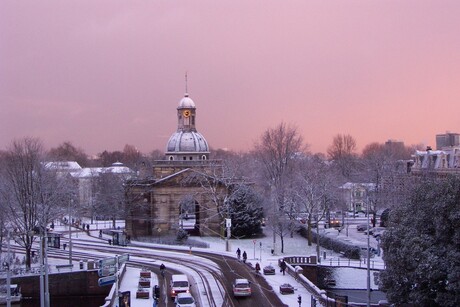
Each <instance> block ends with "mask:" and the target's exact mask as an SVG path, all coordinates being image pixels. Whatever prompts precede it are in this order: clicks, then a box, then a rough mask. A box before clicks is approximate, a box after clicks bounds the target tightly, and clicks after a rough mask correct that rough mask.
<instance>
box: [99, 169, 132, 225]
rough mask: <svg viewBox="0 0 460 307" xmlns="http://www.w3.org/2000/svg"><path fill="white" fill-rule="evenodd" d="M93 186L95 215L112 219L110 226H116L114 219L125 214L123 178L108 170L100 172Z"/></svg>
mask: <svg viewBox="0 0 460 307" xmlns="http://www.w3.org/2000/svg"><path fill="white" fill-rule="evenodd" d="M94 178H96V182H95V184H94V185H93V187H94V188H95V189H96V190H95V193H94V199H93V205H94V208H95V210H96V215H99V216H104V217H108V218H110V219H112V227H113V228H115V227H116V223H115V222H116V220H117V219H118V218H123V217H125V216H126V210H125V209H126V208H125V191H124V185H123V184H124V178H123V176H120V175H119V174H113V173H110V172H106V173H100V174H99V176H97V177H94Z"/></svg>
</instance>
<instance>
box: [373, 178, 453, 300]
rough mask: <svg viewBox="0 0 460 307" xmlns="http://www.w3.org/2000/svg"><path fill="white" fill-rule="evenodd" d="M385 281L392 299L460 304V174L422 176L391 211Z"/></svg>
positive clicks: (385, 246)
mask: <svg viewBox="0 0 460 307" xmlns="http://www.w3.org/2000/svg"><path fill="white" fill-rule="evenodd" d="M382 248H383V251H384V260H385V264H386V269H385V271H384V272H382V273H381V276H380V277H381V285H382V287H383V289H384V290H385V291H386V292H387V296H388V299H389V301H390V302H393V303H413V304H415V305H416V306H460V178H458V177H447V178H434V177H432V178H424V179H423V180H421V182H419V183H417V185H416V186H415V187H414V189H413V190H412V192H411V195H410V197H408V199H407V201H406V202H405V203H403V204H401V205H400V206H399V207H396V208H394V209H392V210H391V212H390V216H389V227H388V229H387V231H386V232H385V234H384V235H383V238H382Z"/></svg>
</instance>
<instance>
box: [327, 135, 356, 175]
mask: <svg viewBox="0 0 460 307" xmlns="http://www.w3.org/2000/svg"><path fill="white" fill-rule="evenodd" d="M355 151H356V140H355V139H354V138H353V137H352V136H351V135H349V134H340V133H339V134H337V135H336V136H334V139H333V140H332V145H331V146H329V148H328V149H327V154H328V156H329V158H330V159H331V160H332V161H333V163H334V165H336V166H337V167H338V169H339V170H340V173H341V174H342V176H344V177H345V178H347V179H348V178H350V176H351V175H352V172H353V170H354V168H355V167H356V158H357V154H356V152H355Z"/></svg>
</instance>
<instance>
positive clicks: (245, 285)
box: [233, 278, 252, 296]
mask: <svg viewBox="0 0 460 307" xmlns="http://www.w3.org/2000/svg"><path fill="white" fill-rule="evenodd" d="M251 293H252V290H251V283H250V282H249V280H247V279H246V278H237V279H235V281H234V282H233V296H251Z"/></svg>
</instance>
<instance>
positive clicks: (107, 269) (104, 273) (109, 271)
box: [97, 266, 117, 277]
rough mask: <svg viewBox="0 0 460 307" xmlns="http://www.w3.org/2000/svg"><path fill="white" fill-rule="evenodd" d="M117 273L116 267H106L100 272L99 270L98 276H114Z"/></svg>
mask: <svg viewBox="0 0 460 307" xmlns="http://www.w3.org/2000/svg"><path fill="white" fill-rule="evenodd" d="M116 272H117V268H116V266H105V267H103V268H101V269H99V270H97V274H98V275H99V277H103V276H108V275H113V274H115V273H116Z"/></svg>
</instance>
